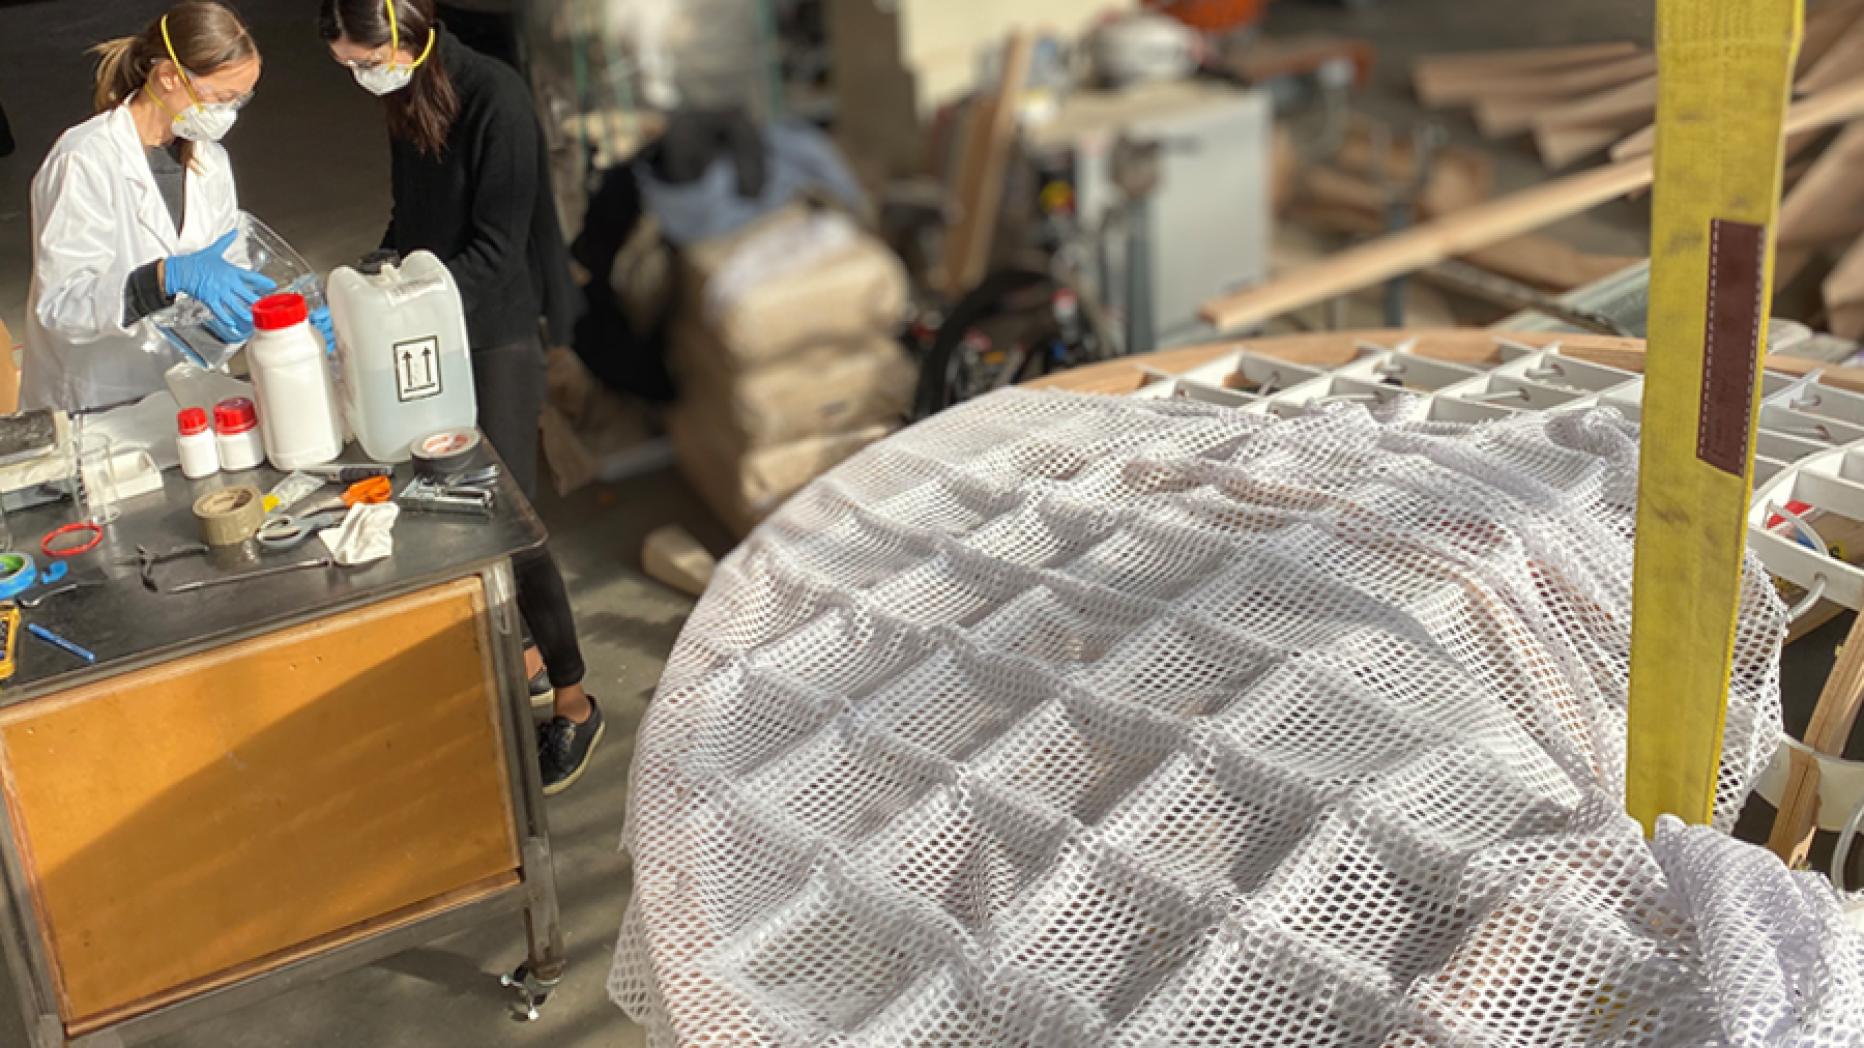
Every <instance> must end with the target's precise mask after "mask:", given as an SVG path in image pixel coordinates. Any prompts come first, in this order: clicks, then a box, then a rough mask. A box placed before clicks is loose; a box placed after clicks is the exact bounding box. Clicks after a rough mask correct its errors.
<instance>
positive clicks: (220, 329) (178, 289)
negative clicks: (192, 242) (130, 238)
mask: <svg viewBox="0 0 1864 1048" xmlns="http://www.w3.org/2000/svg"><path fill="white" fill-rule="evenodd" d="M238 238H239V231H238V230H232V231H230V232H228V233H227V235H226V236H223V237H221V238H220V239H219V240H216V241H214V243H213V246H212V247H209V248H207V249H206V250H205V251H196V252H194V253H193V254H191V255H176V256H175V257H173V258H171V259H169V260H168V262H167V264H166V265H164V266H163V270H164V274H165V275H164V283H165V285H166V287H165V290H166V291H167V292H168V293H169V294H170V295H182V294H185V295H188V296H190V297H192V298H194V299H196V300H197V301H199V302H200V303H201V304H202V305H204V306H206V307H207V308H208V309H209V310H210V311H212V313H213V315H214V319H215V320H216V321H218V322H219V323H218V324H217V325H216V326H215V327H214V334H216V335H219V336H220V337H221V338H226V336H227V335H228V334H232V335H234V336H236V337H234V338H232V339H229V340H228V341H232V342H239V341H244V340H245V339H247V338H249V337H251V335H252V305H253V303H255V302H257V301H259V300H260V299H261V298H264V297H265V296H266V294H267V293H269V292H271V291H272V290H273V289H274V288H276V287H278V285H277V284H276V283H274V282H273V281H272V279H271V278H270V277H268V276H265V275H264V274H262V273H254V272H253V271H252V270H250V269H242V268H241V267H239V266H236V265H234V264H233V263H231V262H228V261H227V258H226V253H227V249H228V248H230V247H232V246H233V241H234V240H236V239H238Z"/></svg>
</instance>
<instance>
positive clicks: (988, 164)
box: [939, 32, 1035, 299]
mask: <svg viewBox="0 0 1864 1048" xmlns="http://www.w3.org/2000/svg"><path fill="white" fill-rule="evenodd" d="M1034 54H1035V38H1034V37H1033V36H1031V35H1030V34H1028V33H1026V32H1017V33H1014V34H1012V35H1011V36H1010V39H1009V42H1008V43H1007V44H1005V45H1004V49H1003V70H1002V75H1001V76H999V77H998V79H997V90H996V93H995V94H993V95H991V96H990V97H989V98H988V99H984V100H981V101H980V102H979V104H978V105H977V108H976V111H975V112H973V113H972V114H971V127H970V131H969V133H968V134H967V135H966V137H965V144H964V159H963V162H962V163H961V164H960V165H959V168H958V186H957V190H958V193H957V206H958V220H957V222H956V223H955V224H954V225H953V226H952V227H951V229H950V230H949V231H948V234H947V236H946V238H945V249H944V250H945V254H944V258H943V260H942V261H943V263H944V264H943V267H942V271H941V273H940V280H939V289H940V290H941V291H943V292H944V293H945V295H946V296H947V297H948V298H952V299H956V298H958V297H959V296H961V295H963V294H964V293H965V292H967V291H969V290H971V288H973V287H975V286H977V282H978V281H980V280H982V279H983V278H984V272H985V271H986V270H987V269H988V268H989V267H990V250H991V248H992V247H993V246H994V244H995V241H996V232H997V221H998V219H999V218H1001V217H1002V212H1003V182H1004V172H1005V171H1006V170H1007V169H1008V168H1009V165H1010V154H1011V152H1012V151H1013V150H1014V148H1015V145H1016V114H1017V102H1018V100H1019V99H1020V98H1021V97H1022V92H1023V84H1024V82H1025V81H1027V80H1028V79H1029V63H1030V59H1031V57H1032V56H1033V55H1034Z"/></svg>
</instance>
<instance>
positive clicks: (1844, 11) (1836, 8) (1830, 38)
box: [1796, 0, 1864, 77]
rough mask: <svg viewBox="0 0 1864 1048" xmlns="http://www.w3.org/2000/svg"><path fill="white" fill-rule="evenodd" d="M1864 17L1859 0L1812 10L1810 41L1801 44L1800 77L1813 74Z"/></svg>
mask: <svg viewBox="0 0 1864 1048" xmlns="http://www.w3.org/2000/svg"><path fill="white" fill-rule="evenodd" d="M1861 15H1864V3H1858V2H1857V0H1839V2H1837V3H1828V4H1820V5H1819V6H1817V7H1814V8H1812V9H1811V10H1808V11H1807V12H1806V39H1805V41H1804V42H1803V43H1801V44H1800V45H1799V65H1798V66H1797V67H1796V72H1797V75H1799V76H1801V77H1803V76H1805V75H1806V74H1807V73H1810V72H1812V69H1813V67H1814V66H1816V65H1818V64H1819V60H1820V59H1822V58H1824V57H1825V56H1826V54H1827V53H1829V52H1830V51H1831V50H1832V48H1833V47H1835V46H1837V44H1838V42H1839V41H1840V40H1843V39H1844V38H1845V35H1846V33H1848V32H1849V31H1850V29H1851V27H1852V26H1853V25H1855V24H1857V22H1858V19H1859V16H1861Z"/></svg>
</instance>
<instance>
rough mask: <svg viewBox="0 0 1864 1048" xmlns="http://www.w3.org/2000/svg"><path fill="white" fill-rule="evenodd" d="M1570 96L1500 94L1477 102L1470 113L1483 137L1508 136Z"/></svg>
mask: <svg viewBox="0 0 1864 1048" xmlns="http://www.w3.org/2000/svg"><path fill="white" fill-rule="evenodd" d="M1571 100H1572V96H1571V95H1564V94H1555V95H1501V96H1498V97H1493V98H1485V99H1483V100H1482V101H1480V102H1477V103H1476V107H1475V109H1474V111H1473V112H1472V113H1471V114H1470V115H1471V117H1472V118H1473V119H1474V120H1475V122H1476V130H1477V131H1480V132H1482V137H1484V138H1509V137H1511V136H1514V135H1518V134H1521V133H1522V132H1524V131H1530V130H1532V129H1533V127H1534V117H1535V116H1536V115H1538V114H1540V113H1544V112H1546V111H1547V110H1549V109H1554V108H1557V107H1559V106H1561V105H1563V104H1565V103H1567V102H1570V101H1571Z"/></svg>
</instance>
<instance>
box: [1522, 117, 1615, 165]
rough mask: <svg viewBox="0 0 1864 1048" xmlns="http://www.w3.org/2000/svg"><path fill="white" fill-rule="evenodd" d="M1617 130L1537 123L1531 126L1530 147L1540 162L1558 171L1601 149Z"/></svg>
mask: <svg viewBox="0 0 1864 1048" xmlns="http://www.w3.org/2000/svg"><path fill="white" fill-rule="evenodd" d="M1620 134H1622V132H1620V131H1615V130H1613V129H1612V128H1609V127H1540V128H1535V129H1534V149H1535V151H1536V152H1538V153H1539V154H1540V162H1541V163H1543V164H1545V165H1547V166H1548V167H1549V168H1552V169H1553V170H1555V171H1558V170H1559V169H1561V168H1563V167H1571V166H1572V165H1573V164H1574V163H1575V162H1577V161H1580V160H1584V159H1585V158H1586V157H1589V156H1592V155H1593V154H1595V153H1603V152H1605V150H1606V149H1607V148H1609V147H1610V146H1611V144H1612V143H1613V142H1616V141H1618V136H1619V135H1620Z"/></svg>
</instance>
